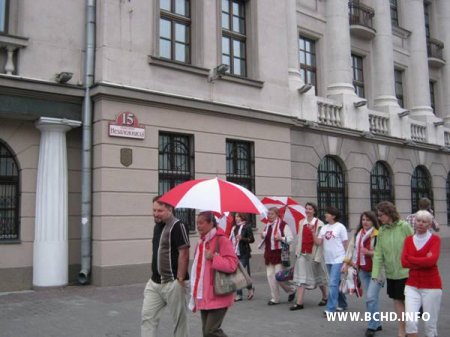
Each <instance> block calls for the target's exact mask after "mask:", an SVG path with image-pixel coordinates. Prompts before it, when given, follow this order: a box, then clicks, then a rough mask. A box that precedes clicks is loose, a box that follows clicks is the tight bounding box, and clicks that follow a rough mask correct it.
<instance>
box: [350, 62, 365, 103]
mask: <svg viewBox="0 0 450 337" xmlns="http://www.w3.org/2000/svg"><path fill="white" fill-rule="evenodd" d="M352 70H353V86H354V87H355V92H356V94H357V95H358V96H359V97H361V98H365V96H366V95H365V93H364V73H363V58H362V57H361V56H357V55H354V54H352Z"/></svg>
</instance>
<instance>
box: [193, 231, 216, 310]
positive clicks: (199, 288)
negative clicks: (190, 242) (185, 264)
mask: <svg viewBox="0 0 450 337" xmlns="http://www.w3.org/2000/svg"><path fill="white" fill-rule="evenodd" d="M216 232H217V229H216V228H213V229H211V230H210V231H209V232H208V233H207V234H206V235H205V236H204V237H203V238H201V240H200V241H199V243H198V244H197V247H196V249H195V255H194V261H193V263H192V270H191V299H190V301H189V309H190V310H192V311H193V312H195V311H196V307H195V299H202V298H203V279H204V274H205V262H206V258H205V253H206V243H207V242H209V241H211V239H212V238H213V237H215V236H216Z"/></svg>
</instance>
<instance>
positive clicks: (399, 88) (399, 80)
mask: <svg viewBox="0 0 450 337" xmlns="http://www.w3.org/2000/svg"><path fill="white" fill-rule="evenodd" d="M394 78H395V97H397V101H398V105H400V106H401V107H402V108H404V107H405V102H404V100H403V71H402V70H398V69H395V70H394Z"/></svg>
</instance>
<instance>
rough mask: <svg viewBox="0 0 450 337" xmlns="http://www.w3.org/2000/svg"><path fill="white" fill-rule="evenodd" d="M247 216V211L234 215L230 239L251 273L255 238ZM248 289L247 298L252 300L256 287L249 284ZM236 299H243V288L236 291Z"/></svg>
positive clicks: (244, 265)
mask: <svg viewBox="0 0 450 337" xmlns="http://www.w3.org/2000/svg"><path fill="white" fill-rule="evenodd" d="M247 218H248V215H247V214H246V213H236V214H235V215H234V222H235V225H234V226H233V228H232V229H231V234H230V240H231V243H232V244H233V247H234V250H235V252H236V255H237V257H238V258H239V261H240V262H241V264H242V266H243V267H244V268H247V272H248V275H250V258H251V251H252V250H251V248H250V244H251V243H253V242H255V238H254V237H253V231H252V227H251V224H249V223H248V222H247ZM247 290H248V295H247V299H248V300H251V299H252V298H253V295H254V292H255V288H253V287H252V286H249V287H248V288H247ZM234 301H235V302H237V301H242V289H239V290H238V291H237V292H236V298H235V299H234Z"/></svg>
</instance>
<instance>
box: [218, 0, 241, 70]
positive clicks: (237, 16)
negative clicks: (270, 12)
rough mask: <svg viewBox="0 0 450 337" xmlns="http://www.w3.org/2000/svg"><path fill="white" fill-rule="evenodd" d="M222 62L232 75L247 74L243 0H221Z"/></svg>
mask: <svg viewBox="0 0 450 337" xmlns="http://www.w3.org/2000/svg"><path fill="white" fill-rule="evenodd" d="M221 15H222V63H224V64H227V65H228V66H229V67H230V68H229V69H228V72H229V73H230V74H233V75H238V76H247V50H246V49H247V46H246V44H247V36H246V29H245V25H246V22H245V21H246V18H245V1H243V0H222V13H221Z"/></svg>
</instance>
